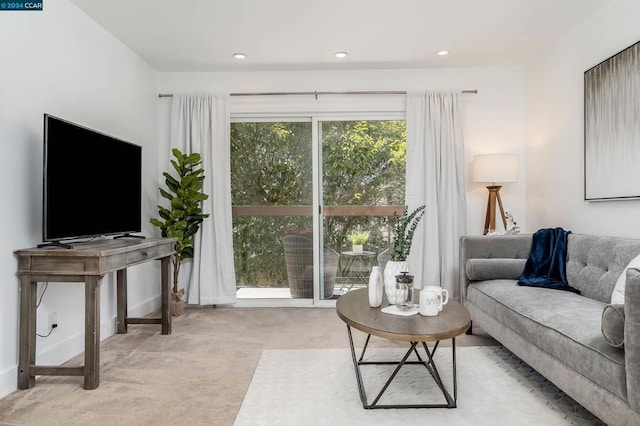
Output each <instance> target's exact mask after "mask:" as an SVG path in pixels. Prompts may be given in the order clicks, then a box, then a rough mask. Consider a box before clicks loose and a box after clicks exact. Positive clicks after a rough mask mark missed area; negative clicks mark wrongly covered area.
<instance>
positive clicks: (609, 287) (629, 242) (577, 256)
mask: <svg viewBox="0 0 640 426" xmlns="http://www.w3.org/2000/svg"><path fill="white" fill-rule="evenodd" d="M639 254H640V239H630V238H619V237H599V236H596V235H584V234H569V237H568V247H567V281H568V282H569V285H570V286H572V287H575V288H577V289H578V290H580V292H581V294H582V295H583V296H586V297H589V298H591V299H595V300H599V301H600V302H605V303H609V302H610V301H611V293H612V292H613V288H614V286H615V284H616V280H617V279H618V277H619V276H620V273H621V272H622V270H623V269H624V268H625V267H626V266H627V264H628V263H629V262H630V261H631V260H632V259H633V258H634V257H636V256H638V255H639Z"/></svg>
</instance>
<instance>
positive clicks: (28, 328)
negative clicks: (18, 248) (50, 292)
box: [18, 276, 38, 389]
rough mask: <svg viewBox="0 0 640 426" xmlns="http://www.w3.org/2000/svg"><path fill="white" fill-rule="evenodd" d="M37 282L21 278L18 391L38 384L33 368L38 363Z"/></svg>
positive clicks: (26, 277) (25, 277) (28, 278)
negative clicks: (32, 372) (32, 371)
mask: <svg viewBox="0 0 640 426" xmlns="http://www.w3.org/2000/svg"><path fill="white" fill-rule="evenodd" d="M37 285H38V283H37V282H36V281H33V282H32V281H31V278H30V277H28V276H22V277H21V278H20V355H19V363H18V364H19V365H18V389H29V388H31V387H33V386H35V384H36V378H35V376H34V375H32V374H31V366H32V365H35V363H36V293H37V291H36V290H37Z"/></svg>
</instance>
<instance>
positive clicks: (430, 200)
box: [406, 91, 466, 300]
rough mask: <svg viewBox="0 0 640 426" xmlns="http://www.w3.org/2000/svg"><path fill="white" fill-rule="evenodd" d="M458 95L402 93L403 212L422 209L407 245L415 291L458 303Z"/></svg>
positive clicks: (461, 213)
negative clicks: (439, 293) (435, 289)
mask: <svg viewBox="0 0 640 426" xmlns="http://www.w3.org/2000/svg"><path fill="white" fill-rule="evenodd" d="M460 103H461V101H460V92H453V91H438V92H424V91H423V92H409V93H408V94H407V185H406V202H407V205H409V209H410V210H413V209H415V208H416V207H418V206H420V205H422V204H426V206H427V207H426V209H425V216H424V219H423V221H422V222H423V223H421V224H420V226H419V227H418V229H417V231H416V234H415V236H414V239H413V244H412V246H411V254H410V256H409V259H408V261H409V270H410V271H411V273H412V274H413V275H415V283H416V286H419V287H423V286H426V285H440V286H442V288H444V289H446V290H447V291H448V292H449V296H450V297H453V298H455V299H457V300H460V294H459V293H460V292H459V288H458V278H457V277H458V274H457V270H458V259H459V251H458V250H459V240H460V237H461V236H462V235H464V234H465V233H466V199H465V185H464V141H463V135H462V108H461V105H460Z"/></svg>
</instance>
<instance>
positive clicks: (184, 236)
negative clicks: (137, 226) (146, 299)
mask: <svg viewBox="0 0 640 426" xmlns="http://www.w3.org/2000/svg"><path fill="white" fill-rule="evenodd" d="M171 152H172V153H173V156H174V157H175V159H173V160H171V165H172V166H173V168H174V169H175V171H176V173H177V176H176V177H174V176H172V175H171V174H170V173H168V172H164V173H163V176H164V177H165V184H166V189H163V188H159V190H160V195H162V197H163V198H166V199H167V200H169V202H170V203H169V207H163V206H158V214H159V215H160V219H157V218H151V219H150V222H151V223H152V224H153V225H155V226H157V227H159V228H160V229H161V231H162V236H163V237H175V238H177V239H178V241H177V242H176V254H175V255H173V258H172V264H173V287H172V292H171V313H172V315H181V314H183V313H184V303H185V302H184V300H183V299H182V297H183V296H184V289H178V275H179V273H180V264H181V263H182V261H183V260H185V259H192V258H193V250H194V248H193V236H194V235H195V234H196V233H197V232H198V230H199V229H200V224H201V223H202V221H203V220H204V219H206V218H207V217H209V215H208V214H204V213H202V208H201V202H202V201H204V200H206V199H207V198H209V196H208V195H207V194H205V193H203V192H202V183H203V181H204V169H203V168H202V167H201V166H200V165H201V163H202V160H201V157H200V154H198V153H191V154H188V155H185V154H183V153H182V152H180V150H178V149H177V148H174V149H173V150H172V151H171Z"/></svg>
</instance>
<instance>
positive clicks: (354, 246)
mask: <svg viewBox="0 0 640 426" xmlns="http://www.w3.org/2000/svg"><path fill="white" fill-rule="evenodd" d="M347 239H348V240H349V242H351V251H353V252H354V253H362V248H363V245H364V244H365V243H366V242H367V241H369V231H358V230H355V231H352V232H351V233H350V234H349V235H347Z"/></svg>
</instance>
